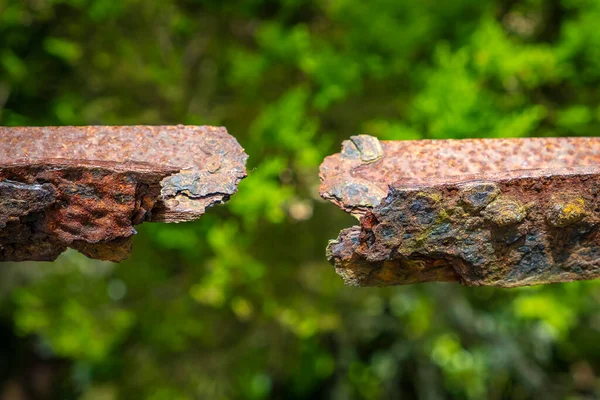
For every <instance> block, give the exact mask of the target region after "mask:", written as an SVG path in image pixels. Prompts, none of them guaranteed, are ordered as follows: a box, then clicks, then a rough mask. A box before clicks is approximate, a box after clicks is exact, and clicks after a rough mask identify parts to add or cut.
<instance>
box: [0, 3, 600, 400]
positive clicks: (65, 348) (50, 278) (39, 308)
mask: <svg viewBox="0 0 600 400" xmlns="http://www.w3.org/2000/svg"><path fill="white" fill-rule="evenodd" d="M599 21H600V1H598V0H526V1H508V0H506V1H500V0H496V1H480V0H455V1H448V2H436V1H427V0H425V1H424V0H402V1H399V0H369V1H363V0H312V1H310V0H306V1H305V0H281V1H276V0H245V1H244V0H231V1H210V0H162V1H146V0H0V122H1V123H2V124H4V125H66V124H70V125H79V124H117V125H121V124H159V123H160V124H163V123H164V124H177V123H185V124H211V125H225V126H227V127H228V129H229V131H230V133H231V134H233V135H234V136H236V137H237V138H238V140H239V141H240V143H241V144H242V145H243V146H244V147H245V149H246V151H247V152H248V154H250V160H249V172H250V176H249V177H248V178H247V179H246V180H245V181H243V182H242V184H241V185H240V189H239V193H237V194H236V195H235V196H234V197H233V198H232V199H231V201H230V202H229V203H228V204H227V205H226V206H219V207H217V208H215V209H212V210H210V211H209V212H208V214H207V215H205V216H204V217H203V218H202V219H201V220H200V221H198V222H196V223H187V224H180V225H162V224H161V225H158V224H144V225H142V226H141V227H140V229H139V231H140V234H139V235H138V237H136V240H135V247H134V254H133V256H132V257H131V258H130V259H129V260H128V261H126V262H124V263H122V264H120V265H112V264H108V263H102V262H97V261H92V260H88V259H85V258H84V257H83V256H80V255H78V254H75V253H67V254H65V255H63V256H62V257H61V258H59V260H58V261H56V262H55V263H53V264H34V263H30V264H20V265H6V266H3V268H2V270H1V272H0V273H1V274H2V275H1V278H0V282H1V284H0V296H1V297H0V300H1V301H0V311H1V312H2V314H1V315H2V320H3V321H5V325H6V327H7V328H6V329H9V330H13V331H14V332H16V334H17V335H18V337H20V338H21V339H19V341H22V342H23V343H25V344H24V346H25V347H27V348H28V349H29V350H28V351H30V352H33V353H35V354H36V357H37V359H39V360H42V362H43V360H48V359H57V358H58V359H61V360H66V361H68V364H67V365H68V367H67V369H66V374H64V376H63V375H61V377H60V379H61V383H60V384H59V385H56V386H55V387H54V389H53V390H54V392H52V396H54V397H51V398H82V399H85V400H100V399H117V398H120V399H138V398H140V399H141V398H143V399H152V400H163V399H164V400H170V399H182V400H183V399H186V400H187V399H238V398H240V399H267V398H274V399H300V398H307V399H308V398H311V399H312V398H333V399H387V398H406V399H409V398H425V399H443V398H463V399H481V398H489V399H501V398H514V399H529V398H531V399H534V398H535V399H538V398H544V399H583V398H596V396H598V395H600V390H599V389H598V378H597V376H596V373H600V346H598V338H599V337H600V336H599V335H600V312H599V311H598V304H599V303H600V290H599V289H600V286H599V284H598V283H597V282H579V283H572V284H563V285H551V286H546V287H535V288H525V289H513V290H500V289H493V288H471V289H466V288H462V287H460V286H458V285H452V284H428V285H418V286H410V287H397V288H386V289H375V288H362V289H360V288H350V287H344V286H343V285H342V283H341V280H340V279H339V278H338V277H337V276H336V275H335V273H334V271H333V268H331V267H330V266H328V265H327V263H326V261H325V257H324V247H325V245H326V242H327V240H328V239H331V238H334V237H335V236H336V235H337V232H338V231H339V229H341V228H343V227H347V226H349V225H350V224H352V223H353V222H352V219H351V218H350V217H348V216H345V215H343V213H342V212H341V211H340V210H338V209H337V208H336V207H334V206H333V205H330V204H326V203H324V202H322V201H321V200H319V198H318V194H317V187H318V183H319V182H318V166H319V164H320V162H321V160H322V158H323V157H324V156H326V155H327V154H330V153H332V152H336V151H337V150H338V149H339V146H340V143H341V141H342V140H343V139H345V138H347V137H348V136H350V135H351V134H356V133H363V132H365V133H370V134H373V135H377V136H378V137H380V138H382V139H398V140H400V139H418V138H461V137H508V136H513V137H518V136H556V135H595V134H596V133H597V132H598V130H599V128H600V90H599V89H598V88H599V87H600V86H599V85H600V29H598V23H599ZM6 346H7V345H6V344H5V347H6ZM5 350H6V349H5ZM16 351H17V347H16V346H15V347H9V348H8V350H6V351H5V352H4V353H2V354H5V355H6V354H9V353H10V352H16ZM6 352H8V353H6ZM15 354H16V353H15ZM8 358H9V359H14V357H12V358H11V357H8ZM0 364H1V365H0V367H1V368H0V378H1V379H2V380H3V382H4V383H6V384H8V383H10V382H12V381H14V380H15V379H16V378H15V377H17V376H19V374H21V373H22V370H23V369H24V368H26V367H27V366H26V365H23V362H19V363H13V364H10V363H9V364H8V365H7V364H6V362H4V363H0ZM57 379H58V378H57ZM7 382H8V383H7ZM5 387H7V386H6V385H5ZM5 393H6V392H5Z"/></svg>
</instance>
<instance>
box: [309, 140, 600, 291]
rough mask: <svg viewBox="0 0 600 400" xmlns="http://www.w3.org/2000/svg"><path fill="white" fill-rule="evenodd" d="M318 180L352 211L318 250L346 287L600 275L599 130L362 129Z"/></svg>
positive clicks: (508, 282) (510, 282) (509, 282)
mask: <svg viewBox="0 0 600 400" xmlns="http://www.w3.org/2000/svg"><path fill="white" fill-rule="evenodd" d="M365 151H367V153H366V154H365ZM320 177H321V181H322V184H321V189H320V191H321V195H322V196H323V197H324V198H325V199H328V200H330V201H332V202H333V203H335V204H336V205H338V206H339V207H340V208H342V209H343V210H345V211H347V212H349V213H351V214H353V215H354V216H356V217H357V218H359V220H360V224H359V225H358V226H354V227H351V228H349V229H345V230H343V231H342V232H341V233H340V235H339V237H338V238H337V239H336V240H332V241H330V243H329V245H328V247H327V256H328V259H329V260H330V262H331V263H332V264H333V265H334V266H335V268H336V272H337V273H338V274H339V275H341V276H342V278H343V279H344V281H345V282H346V283H347V284H349V285H356V286H386V285H401V284H411V283H419V282H432V281H441V282H459V283H461V284H463V285H466V286H500V287H515V286H526V285H536V284H545V283H553V282H569V281H574V280H582V279H595V278H598V277H600V230H599V223H600V138H530V139H469V140H439V141H435V140H423V141H382V142H379V141H378V140H377V139H376V138H373V137H371V136H367V135H359V136H354V137H352V138H351V140H349V141H346V142H344V143H343V146H342V152H341V153H339V154H335V155H333V156H330V157H327V158H326V159H325V161H324V162H323V164H322V165H321V174H320Z"/></svg>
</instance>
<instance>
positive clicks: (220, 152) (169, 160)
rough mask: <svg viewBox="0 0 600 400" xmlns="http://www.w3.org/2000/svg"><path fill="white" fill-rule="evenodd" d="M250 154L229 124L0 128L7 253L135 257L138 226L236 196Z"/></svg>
mask: <svg viewBox="0 0 600 400" xmlns="http://www.w3.org/2000/svg"><path fill="white" fill-rule="evenodd" d="M247 157H248V156H247V155H246V154H245V152H244V150H243V148H242V147H241V146H240V145H239V143H238V142H237V141H236V140H235V138H233V137H232V136H230V135H229V134H228V133H227V130H226V129H225V128H222V127H209V126H183V125H178V126H88V127H39V128H38V127H16V128H0V261H23V260H53V259H55V258H56V257H57V256H58V255H59V254H60V253H61V252H62V251H64V250H65V249H66V248H67V247H71V248H75V249H77V250H79V251H80V252H82V253H84V254H86V255H87V256H89V257H92V258H98V259H105V260H112V261H120V260H122V259H124V258H126V257H127V256H128V255H129V252H130V250H131V241H130V238H131V235H133V234H134V233H135V230H134V229H133V225H135V224H138V223H141V222H143V221H149V220H151V221H158V222H183V221H191V220H194V219H197V218H199V217H200V216H201V215H202V214H204V212H205V211H206V209H207V208H208V207H211V206H213V205H215V204H218V203H222V202H224V201H226V200H228V199H229V197H230V196H231V195H233V194H234V193H235V192H236V190H237V185H238V183H239V182H240V181H241V180H242V179H243V178H244V177H246V168H245V164H246V160H247Z"/></svg>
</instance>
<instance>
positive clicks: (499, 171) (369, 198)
mask: <svg viewBox="0 0 600 400" xmlns="http://www.w3.org/2000/svg"><path fill="white" fill-rule="evenodd" d="M584 167H589V168H597V169H600V138H589V137H577V138H519V139H449V140H406V141H379V140H378V139H377V138H375V137H372V136H368V135H357V136H353V137H351V139H350V140H346V141H344V142H343V144H342V151H341V152H340V153H338V154H334V155H331V156H329V157H327V158H325V160H324V162H323V163H322V164H321V169H320V178H321V187H320V192H321V195H322V197H324V198H325V199H328V200H330V201H332V202H334V203H335V204H337V205H338V206H340V207H341V208H343V209H344V210H346V211H348V212H351V213H352V214H358V215H361V214H362V213H363V212H364V210H365V209H368V208H371V207H373V206H375V205H377V204H379V203H380V202H381V200H383V198H384V197H385V196H386V195H387V193H388V188H389V186H391V185H393V186H396V187H403V186H415V185H425V186H427V185H433V184H439V183H450V182H460V181H466V180H477V179H485V178H486V177H492V178H493V179H500V178H502V177H503V176H506V177H511V176H513V177H514V176H518V175H520V174H534V175H535V174H537V175H543V174H555V173H560V172H561V171H562V172H564V171H576V170H578V169H580V168H584Z"/></svg>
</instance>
